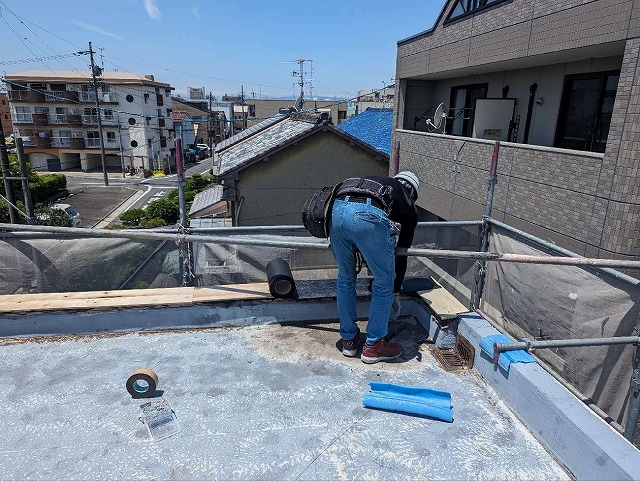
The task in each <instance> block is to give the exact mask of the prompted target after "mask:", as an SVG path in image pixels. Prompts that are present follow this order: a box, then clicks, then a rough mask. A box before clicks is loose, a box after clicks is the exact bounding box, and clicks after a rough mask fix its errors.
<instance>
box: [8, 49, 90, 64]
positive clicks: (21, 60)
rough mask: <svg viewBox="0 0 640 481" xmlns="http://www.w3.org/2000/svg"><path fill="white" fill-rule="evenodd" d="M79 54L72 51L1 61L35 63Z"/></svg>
mask: <svg viewBox="0 0 640 481" xmlns="http://www.w3.org/2000/svg"><path fill="white" fill-rule="evenodd" d="M79 55H81V53H80V52H71V53H63V54H60V55H50V56H48V57H34V58H24V59H20V60H4V61H2V62H0V65H18V64H23V63H35V62H41V61H43V60H47V61H48V60H57V59H61V58H68V57H77V56H79Z"/></svg>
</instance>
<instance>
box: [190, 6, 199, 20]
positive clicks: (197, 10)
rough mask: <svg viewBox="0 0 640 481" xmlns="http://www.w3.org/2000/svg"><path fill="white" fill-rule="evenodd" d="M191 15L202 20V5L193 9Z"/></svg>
mask: <svg viewBox="0 0 640 481" xmlns="http://www.w3.org/2000/svg"><path fill="white" fill-rule="evenodd" d="M191 13H193V16H194V17H196V18H200V4H199V3H198V4H197V5H196V6H195V7H193V8H192V9H191Z"/></svg>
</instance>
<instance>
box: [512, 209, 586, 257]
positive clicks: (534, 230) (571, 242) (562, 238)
mask: <svg viewBox="0 0 640 481" xmlns="http://www.w3.org/2000/svg"><path fill="white" fill-rule="evenodd" d="M504 223H505V224H509V225H510V226H512V227H515V228H516V229H520V230H523V231H525V232H527V233H529V234H532V235H534V236H536V237H539V238H540V239H543V240H546V241H550V242H553V243H554V244H556V245H558V246H561V247H563V248H565V249H568V250H570V251H572V252H575V253H576V254H579V255H581V256H584V255H586V247H587V246H586V244H585V243H584V242H582V241H580V240H579V239H574V238H572V237H568V236H566V235H563V234H561V233H559V232H554V231H551V230H549V229H545V228H544V227H542V226H539V225H537V224H533V223H531V222H528V221H527V220H526V219H521V218H519V217H514V216H511V215H508V214H507V215H505V216H504Z"/></svg>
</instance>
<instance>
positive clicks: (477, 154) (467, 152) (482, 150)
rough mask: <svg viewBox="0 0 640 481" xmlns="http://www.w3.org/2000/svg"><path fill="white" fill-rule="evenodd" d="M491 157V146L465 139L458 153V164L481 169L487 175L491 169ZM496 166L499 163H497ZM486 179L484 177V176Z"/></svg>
mask: <svg viewBox="0 0 640 481" xmlns="http://www.w3.org/2000/svg"><path fill="white" fill-rule="evenodd" d="M492 156H493V144H488V143H485V142H483V143H479V142H474V141H473V140H471V139H467V141H466V142H465V144H464V146H463V147H462V148H461V149H460V152H459V153H458V163H460V164H462V165H466V166H471V167H475V168H477V169H483V170H484V171H486V172H487V173H488V172H489V169H490V167H491V157H492ZM498 165H500V163H499V162H498ZM485 177H486V176H485Z"/></svg>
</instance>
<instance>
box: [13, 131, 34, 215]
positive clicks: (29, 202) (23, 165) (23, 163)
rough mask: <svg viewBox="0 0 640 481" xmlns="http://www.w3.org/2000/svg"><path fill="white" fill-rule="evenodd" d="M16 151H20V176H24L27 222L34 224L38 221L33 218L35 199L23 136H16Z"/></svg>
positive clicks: (23, 185) (23, 194)
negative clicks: (33, 197) (32, 192)
mask: <svg viewBox="0 0 640 481" xmlns="http://www.w3.org/2000/svg"><path fill="white" fill-rule="evenodd" d="M16 152H18V161H19V162H20V176H21V177H22V196H23V197H24V207H25V210H26V211H27V223H28V224H31V225H34V224H35V223H36V221H35V219H34V218H33V199H32V198H31V188H30V187H29V172H28V171H27V156H26V154H25V153H24V146H23V145H22V138H21V137H16Z"/></svg>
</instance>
